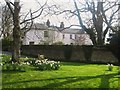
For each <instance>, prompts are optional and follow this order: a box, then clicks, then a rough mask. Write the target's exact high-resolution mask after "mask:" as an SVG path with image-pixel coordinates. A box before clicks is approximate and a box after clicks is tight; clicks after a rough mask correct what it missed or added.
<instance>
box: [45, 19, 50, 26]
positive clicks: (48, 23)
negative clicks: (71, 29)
mask: <svg viewBox="0 0 120 90" xmlns="http://www.w3.org/2000/svg"><path fill="white" fill-rule="evenodd" d="M46 25H47V26H48V27H50V21H49V19H48V20H47V22H46Z"/></svg>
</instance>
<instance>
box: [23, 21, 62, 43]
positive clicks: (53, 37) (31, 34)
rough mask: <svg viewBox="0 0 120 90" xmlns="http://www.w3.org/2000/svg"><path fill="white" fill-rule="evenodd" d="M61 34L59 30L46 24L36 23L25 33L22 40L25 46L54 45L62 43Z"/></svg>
mask: <svg viewBox="0 0 120 90" xmlns="http://www.w3.org/2000/svg"><path fill="white" fill-rule="evenodd" d="M60 34H61V33H59V31H58V30H57V28H55V27H53V26H52V27H47V26H46V25H45V24H40V23H35V24H33V25H32V27H31V29H30V30H29V31H27V32H26V33H25V36H24V38H23V40H22V43H23V45H29V44H35V45H37V44H52V43H54V42H56V41H60V38H59V37H60Z"/></svg>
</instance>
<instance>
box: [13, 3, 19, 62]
mask: <svg viewBox="0 0 120 90" xmlns="http://www.w3.org/2000/svg"><path fill="white" fill-rule="evenodd" d="M19 12H20V6H19V2H14V15H13V24H14V28H13V53H12V61H13V62H18V63H19V59H20V47H21V39H20V37H21V33H20V21H19V20H20V18H19Z"/></svg>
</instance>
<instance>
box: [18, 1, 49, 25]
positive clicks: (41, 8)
mask: <svg viewBox="0 0 120 90" xmlns="http://www.w3.org/2000/svg"><path fill="white" fill-rule="evenodd" d="M46 4H47V2H46V3H45V4H44V5H43V6H41V7H40V8H39V9H38V10H36V11H34V12H31V14H32V16H33V14H34V13H37V12H38V11H40V10H41V11H40V13H39V14H38V15H37V16H34V17H32V18H29V19H26V20H25V18H26V17H27V15H28V14H29V13H28V14H27V15H26V17H25V18H24V20H23V21H22V22H21V23H20V24H23V23H25V22H28V21H30V20H32V19H35V18H38V17H39V16H40V15H41V14H42V12H43V10H44V8H43V7H44V6H45V5H46Z"/></svg>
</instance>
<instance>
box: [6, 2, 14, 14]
mask: <svg viewBox="0 0 120 90" xmlns="http://www.w3.org/2000/svg"><path fill="white" fill-rule="evenodd" d="M5 2H6V4H7V5H8V7H9V9H10V11H11V13H12V15H14V11H13V8H12V6H11V4H10V3H11V2H10V1H9V0H8V1H7V0H5Z"/></svg>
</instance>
